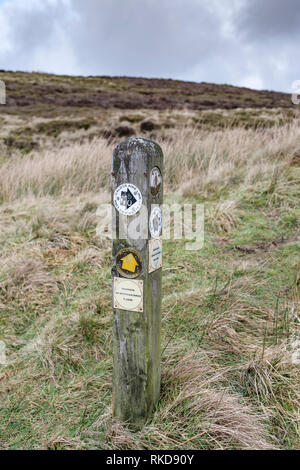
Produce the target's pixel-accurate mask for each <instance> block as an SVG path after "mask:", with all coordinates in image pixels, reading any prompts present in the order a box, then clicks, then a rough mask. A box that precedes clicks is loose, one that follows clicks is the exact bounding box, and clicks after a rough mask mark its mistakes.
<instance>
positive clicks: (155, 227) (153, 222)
mask: <svg viewBox="0 0 300 470" xmlns="http://www.w3.org/2000/svg"><path fill="white" fill-rule="evenodd" d="M149 230H150V233H151V237H152V238H159V237H160V235H161V232H162V213H161V209H160V208H159V207H154V209H152V212H151V215H150V220H149Z"/></svg>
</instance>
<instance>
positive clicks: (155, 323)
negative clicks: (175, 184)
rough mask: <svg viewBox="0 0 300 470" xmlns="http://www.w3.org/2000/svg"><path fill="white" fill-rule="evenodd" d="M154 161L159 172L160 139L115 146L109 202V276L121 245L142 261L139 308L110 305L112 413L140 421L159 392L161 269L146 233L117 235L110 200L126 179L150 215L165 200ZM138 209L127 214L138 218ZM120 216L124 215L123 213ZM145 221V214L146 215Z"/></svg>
mask: <svg viewBox="0 0 300 470" xmlns="http://www.w3.org/2000/svg"><path fill="white" fill-rule="evenodd" d="M155 166H157V167H158V168H160V170H161V172H162V173H163V153H162V150H161V148H160V147H159V145H157V144H156V143H154V142H152V141H150V140H147V139H141V138H131V139H128V140H126V141H124V142H122V143H121V144H120V145H118V146H117V147H116V149H115V150H114V154H113V163H112V206H113V226H114V240H113V246H112V276H113V277H115V276H116V277H121V276H120V274H119V273H118V272H117V269H116V264H115V259H116V256H117V254H118V252H119V251H120V250H121V249H123V248H127V247H130V248H133V249H135V250H137V251H138V252H139V253H140V255H141V257H142V261H143V270H142V273H141V275H140V276H139V277H138V278H137V279H138V280H143V281H144V304H143V310H144V311H143V313H137V312H130V311H124V310H117V309H115V310H114V331H113V336H114V371H113V415H114V416H115V417H117V418H118V419H120V420H121V421H128V422H130V423H132V424H134V425H136V426H138V427H140V426H142V425H143V424H144V423H145V422H146V421H147V419H148V418H149V417H150V416H151V414H152V412H153V409H154V407H155V405H156V403H157V401H158V399H159V394H160V355H161V351H160V325H161V281H162V269H159V270H157V271H155V272H153V273H151V274H148V266H149V250H148V242H149V238H150V233H149V231H148V228H147V233H146V235H145V234H142V233H141V234H140V236H139V238H134V237H132V234H131V233H130V231H129V233H126V236H125V238H124V239H121V238H120V225H121V222H122V221H121V218H122V217H125V218H126V216H122V215H121V214H120V213H119V212H118V211H117V210H116V209H115V207H114V205H113V195H114V192H115V190H116V189H117V187H118V186H119V185H121V184H124V183H131V184H134V185H135V186H137V187H138V188H139V190H140V191H141V194H142V197H143V205H144V206H145V207H146V208H147V211H148V217H149V216H150V211H151V206H152V204H158V205H160V204H162V203H163V185H162V187H161V190H160V192H159V194H158V195H156V196H153V195H152V194H151V191H150V187H149V178H150V172H151V170H152V168H154V167H155ZM139 216H140V213H137V214H136V215H133V216H130V217H128V219H129V220H128V222H130V223H136V222H137V221H138V220H139ZM123 220H124V219H123ZM147 221H148V218H147Z"/></svg>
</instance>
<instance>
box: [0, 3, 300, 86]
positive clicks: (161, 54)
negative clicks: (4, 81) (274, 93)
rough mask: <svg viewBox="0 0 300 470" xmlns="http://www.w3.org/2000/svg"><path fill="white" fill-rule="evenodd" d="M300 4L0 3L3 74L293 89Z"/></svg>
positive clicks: (299, 76)
mask: <svg viewBox="0 0 300 470" xmlns="http://www.w3.org/2000/svg"><path fill="white" fill-rule="evenodd" d="M299 59H300V0H0V68H2V69H9V70H26V71H32V70H35V71H43V72H51V73H58V74H72V75H73V74H76V75H127V76H144V77H165V78H177V79H183V80H193V81H198V82H201V81H207V82H213V83H230V84H233V85H240V86H249V87H251V88H257V89H273V90H282V91H287V92H290V91H291V84H292V82H293V81H295V80H300V60H299Z"/></svg>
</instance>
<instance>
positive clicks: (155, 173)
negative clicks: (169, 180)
mask: <svg viewBox="0 0 300 470" xmlns="http://www.w3.org/2000/svg"><path fill="white" fill-rule="evenodd" d="M161 184H162V176H161V171H160V169H159V168H158V167H157V166H155V167H154V168H152V170H151V172H150V191H151V194H152V196H156V195H157V194H158V193H159V191H160V188H161Z"/></svg>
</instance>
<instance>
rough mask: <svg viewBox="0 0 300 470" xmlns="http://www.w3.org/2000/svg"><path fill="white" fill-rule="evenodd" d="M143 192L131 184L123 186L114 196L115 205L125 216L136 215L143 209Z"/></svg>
mask: <svg viewBox="0 0 300 470" xmlns="http://www.w3.org/2000/svg"><path fill="white" fill-rule="evenodd" d="M142 202H143V198H142V194H141V191H140V190H139V189H138V188H137V187H136V186H135V185H134V184H130V183H125V184H121V185H120V186H119V187H118V188H117V189H116V190H115V194H114V205H115V208H116V209H117V211H119V212H120V213H121V214H123V215H134V214H136V213H137V212H138V211H139V210H140V208H141V207H142Z"/></svg>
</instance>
